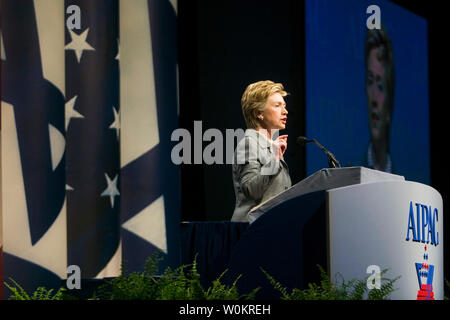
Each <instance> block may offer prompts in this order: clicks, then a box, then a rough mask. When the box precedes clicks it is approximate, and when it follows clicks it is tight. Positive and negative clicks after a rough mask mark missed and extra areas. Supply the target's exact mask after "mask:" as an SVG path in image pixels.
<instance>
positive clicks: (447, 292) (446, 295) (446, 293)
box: [444, 279, 450, 300]
mask: <svg viewBox="0 0 450 320" xmlns="http://www.w3.org/2000/svg"><path fill="white" fill-rule="evenodd" d="M445 289H447V290H445ZM445 289H444V292H445V295H444V300H450V296H449V294H450V282H449V281H448V280H447V279H445Z"/></svg>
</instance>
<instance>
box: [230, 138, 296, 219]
mask: <svg viewBox="0 0 450 320" xmlns="http://www.w3.org/2000/svg"><path fill="white" fill-rule="evenodd" d="M276 152H277V151H276V150H274V148H272V143H271V142H270V141H269V140H268V139H267V138H266V137H265V136H264V135H263V134H261V133H259V132H258V131H256V130H254V129H247V130H246V131H245V136H244V138H243V139H242V140H241V141H239V143H238V145H237V147H236V151H235V153H234V162H233V165H232V171H233V185H234V194H235V196H236V207H235V209H234V213H233V217H232V218H231V221H236V222H249V220H248V217H247V214H248V212H249V211H250V209H251V208H253V207H254V206H256V205H258V204H259V203H261V202H263V201H265V200H267V199H269V198H271V197H272V196H274V195H276V194H278V193H280V192H282V191H284V190H286V189H288V188H289V187H290V186H291V185H292V183H291V178H290V176H289V168H288V166H287V164H286V162H285V161H284V159H283V158H282V159H281V160H280V161H278V160H277V159H276V154H275V153H276Z"/></svg>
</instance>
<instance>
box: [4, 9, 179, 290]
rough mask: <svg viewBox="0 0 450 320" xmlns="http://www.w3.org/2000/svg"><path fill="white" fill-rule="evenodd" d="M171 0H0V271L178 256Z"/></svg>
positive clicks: (37, 271)
mask: <svg viewBox="0 0 450 320" xmlns="http://www.w3.org/2000/svg"><path fill="white" fill-rule="evenodd" d="M175 1H176V0H174V1H169V0H78V1H76V0H65V1H64V0H34V1H32V0H19V1H17V0H0V6H1V7H0V10H1V30H0V40H1V127H0V128H1V131H0V132H1V202H0V203H1V211H0V213H1V216H0V218H1V219H0V221H1V224H0V230H1V232H0V239H1V241H0V250H1V251H0V282H1V279H3V281H8V279H9V278H12V279H14V280H15V281H17V282H18V283H19V284H20V285H21V286H23V287H24V288H25V289H26V290H34V289H36V288H37V287H38V286H47V287H59V286H60V285H61V281H62V280H63V279H66V278H67V273H66V272H67V267H68V266H70V265H77V266H79V267H80V270H81V277H82V278H103V277H114V276H117V275H118V274H120V270H121V264H122V262H124V263H125V269H126V270H127V271H138V270H142V269H143V267H144V262H145V260H146V258H148V257H150V256H152V254H153V253H154V252H155V251H161V252H162V255H163V257H164V261H163V263H162V265H161V268H165V267H166V266H176V265H178V264H179V256H180V254H179V222H180V210H181V207H180V190H179V189H180V183H179V170H178V167H176V166H175V165H174V164H173V163H172V162H171V159H170V153H171V152H170V148H171V140H170V136H171V133H172V131H173V130H174V129H176V128H177V126H178V100H177V55H176V50H177V49H176V43H177V40H176V20H177V17H176V2H175ZM72 5H76V6H77V7H78V8H80V11H79V13H80V15H79V18H80V19H79V21H80V22H81V23H80V25H79V28H77V26H76V25H75V28H72V27H70V24H66V22H67V20H68V19H69V18H70V17H72V18H73V17H74V16H73V15H72V14H73V12H74V11H70V12H67V11H66V10H67V9H68V8H69V7H70V6H72ZM71 21H72V22H73V20H71ZM72 26H73V24H72ZM69 27H70V28H69ZM1 291H2V290H0V292H1ZM10 293H11V292H9V290H8V289H7V288H4V295H3V298H7V297H8V296H9V295H10Z"/></svg>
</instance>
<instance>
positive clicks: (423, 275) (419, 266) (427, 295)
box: [416, 245, 434, 300]
mask: <svg viewBox="0 0 450 320" xmlns="http://www.w3.org/2000/svg"><path fill="white" fill-rule="evenodd" d="M427 260H428V253H427V245H425V253H424V254H423V262H422V263H418V262H416V271H417V280H418V281H419V290H418V291H417V300H434V293H433V275H434V265H431V264H428V263H427Z"/></svg>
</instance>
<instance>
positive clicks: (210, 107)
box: [178, 0, 450, 279]
mask: <svg viewBox="0 0 450 320" xmlns="http://www.w3.org/2000/svg"><path fill="white" fill-rule="evenodd" d="M330 1H331V0H330ZM333 1H335V0H333ZM391 2H393V3H395V4H397V5H399V6H401V7H403V8H405V9H407V10H410V11H412V12H413V13H415V14H417V15H419V16H422V17H424V18H425V19H427V21H428V39H429V43H428V46H429V48H428V50H429V51H428V52H429V88H430V89H429V90H430V94H429V96H430V139H431V141H430V152H431V154H430V159H431V186H432V187H434V188H435V189H436V190H438V191H439V192H440V193H441V195H442V197H443V200H444V215H445V210H446V208H447V204H448V182H447V179H448V178H449V177H450V174H449V168H448V165H447V160H446V157H447V156H448V155H447V154H446V153H447V150H446V147H447V145H448V143H447V139H448V133H447V130H446V129H447V125H448V121H447V118H446V115H447V108H448V95H449V89H448V88H447V86H448V79H447V78H446V74H447V70H446V69H447V68H446V66H447V65H448V59H449V58H448V55H449V52H448V50H447V49H446V48H445V47H446V46H447V41H448V34H449V32H448V31H449V30H448V28H447V26H446V24H445V21H446V17H445V16H444V15H445V11H444V9H443V8H441V7H440V6H438V4H439V3H442V2H433V5H432V4H430V1H407V0H403V1H400V0H397V1H391ZM178 59H179V88H180V97H179V99H180V100H179V101H180V127H181V128H186V129H188V130H189V131H190V132H191V134H193V130H192V128H193V122H194V120H201V121H202V124H203V132H204V131H205V130H207V129H208V128H218V129H219V130H220V131H221V132H223V133H224V132H225V129H227V128H230V129H237V128H244V129H245V128H246V126H245V122H244V119H243V116H242V112H241V106H240V98H241V95H242V93H243V91H244V90H245V87H246V86H247V85H248V84H249V83H252V82H255V81H258V80H266V79H270V80H273V81H275V82H282V83H283V84H284V85H285V89H286V90H287V91H288V92H289V93H290V95H289V96H288V97H287V98H286V102H287V104H288V110H289V122H288V126H287V130H284V131H283V133H284V134H288V135H289V138H288V146H289V147H288V151H287V152H288V154H287V156H286V155H285V159H286V161H287V163H288V165H289V169H290V174H291V178H292V183H293V184H295V183H297V182H298V181H300V180H302V179H303V178H305V154H304V151H303V150H302V149H301V148H299V147H297V146H296V145H295V137H297V136H299V135H303V134H305V132H304V127H305V126H304V60H305V59H304V3H303V1H298V0H279V1H270V0H258V1H256V0H246V1H236V0H228V1H223V0H214V1H208V0H204V1H202V0H178ZM206 144H209V142H208V143H206ZM206 144H204V146H205V145H206ZM181 180H182V188H181V191H182V220H183V221H204V220H207V221H218V220H229V219H230V218H231V216H232V213H233V210H234V205H235V197H234V190H233V185H232V176H231V165H226V164H224V165H194V164H192V165H182V166H181ZM440 218H441V217H440ZM442 220H444V230H445V232H449V231H447V230H450V229H449V222H448V220H449V219H448V218H447V219H446V218H445V217H443V219H442V218H441V221H442ZM447 239H448V237H444V239H443V242H444V250H445V251H444V257H445V270H446V272H445V278H446V279H450V272H449V259H448V258H447V257H448V256H449V254H448V248H449V245H448V240H447ZM441 241H442V240H441Z"/></svg>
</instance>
